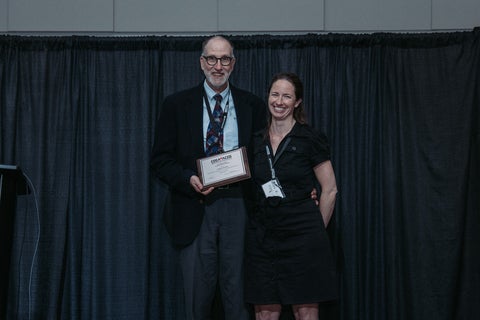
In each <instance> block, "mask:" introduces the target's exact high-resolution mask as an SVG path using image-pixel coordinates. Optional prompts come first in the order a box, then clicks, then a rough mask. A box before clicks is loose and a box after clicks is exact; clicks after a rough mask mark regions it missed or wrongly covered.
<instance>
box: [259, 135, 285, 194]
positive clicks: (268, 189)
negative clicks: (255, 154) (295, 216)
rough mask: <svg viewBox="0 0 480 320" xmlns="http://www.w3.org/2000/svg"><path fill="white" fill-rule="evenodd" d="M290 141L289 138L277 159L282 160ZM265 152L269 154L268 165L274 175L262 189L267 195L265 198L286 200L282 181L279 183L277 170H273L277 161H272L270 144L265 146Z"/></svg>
mask: <svg viewBox="0 0 480 320" xmlns="http://www.w3.org/2000/svg"><path fill="white" fill-rule="evenodd" d="M290 140H291V138H290V137H288V138H287V140H286V141H285V143H284V144H283V146H282V149H280V151H279V152H278V153H277V154H276V156H275V159H278V158H280V156H281V155H282V153H283V152H284V151H285V149H286V148H287V145H288V144H289V143H290ZM265 150H266V152H267V158H268V164H269V165H270V172H271V174H272V179H271V180H270V181H268V182H266V183H264V184H262V189H263V192H264V194H265V198H271V197H280V198H285V193H284V192H283V189H282V185H281V184H280V181H278V179H277V177H276V174H275V169H274V168H273V165H274V164H275V160H273V159H272V153H271V152H270V148H269V147H268V144H266V145H265Z"/></svg>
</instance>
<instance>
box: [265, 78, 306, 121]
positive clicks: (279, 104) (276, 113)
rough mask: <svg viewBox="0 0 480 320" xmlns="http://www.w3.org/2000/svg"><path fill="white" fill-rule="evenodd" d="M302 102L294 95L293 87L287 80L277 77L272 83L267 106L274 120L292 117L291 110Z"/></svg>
mask: <svg viewBox="0 0 480 320" xmlns="http://www.w3.org/2000/svg"><path fill="white" fill-rule="evenodd" d="M301 102H302V100H301V99H298V100H297V97H296V96H295V87H294V86H293V84H292V83H290V82H289V81H287V80H283V79H279V80H277V81H275V82H274V83H273V84H272V88H271V89H270V92H269V94H268V108H269V110H270V113H271V114H272V118H273V119H275V120H285V119H290V118H293V111H294V110H295V108H296V107H298V105H299V104H300V103H301Z"/></svg>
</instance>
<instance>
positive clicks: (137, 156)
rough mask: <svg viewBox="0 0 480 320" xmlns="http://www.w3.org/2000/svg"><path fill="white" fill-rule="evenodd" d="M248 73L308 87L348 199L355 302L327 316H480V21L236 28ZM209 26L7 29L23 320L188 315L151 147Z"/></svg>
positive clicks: (7, 130)
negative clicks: (20, 189) (60, 32)
mask: <svg viewBox="0 0 480 320" xmlns="http://www.w3.org/2000/svg"><path fill="white" fill-rule="evenodd" d="M230 39H231V40H232V41H233V42H234V45H235V47H236V51H235V54H236V57H237V64H236V68H235V71H234V73H233V75H232V78H231V79H232V82H233V83H234V84H236V85H237V86H239V87H242V88H245V89H247V90H251V91H253V92H254V93H256V94H258V95H259V96H261V97H262V98H264V97H266V88H267V86H268V82H269V80H270V78H271V76H272V75H273V74H274V73H276V72H279V71H293V72H296V73H298V74H299V75H300V77H301V78H302V79H303V81H304V83H305V90H306V96H305V103H306V107H307V113H308V119H309V122H310V123H311V124H312V125H313V126H314V127H316V128H318V129H320V130H323V131H324V132H325V133H326V134H327V135H328V137H329V139H330V142H331V147H332V152H333V159H332V160H333V165H334V168H335V171H336V175H337V180H338V188H339V197H338V201H337V207H336V210H335V215H334V220H333V221H332V224H331V226H330V227H329V233H330V235H331V239H332V246H333V248H334V252H335V256H336V258H337V265H338V274H339V287H340V293H341V297H340V299H339V301H338V303H336V304H334V305H333V306H332V305H330V306H325V308H326V309H333V310H334V311H332V310H330V311H328V312H327V311H325V316H324V317H323V319H327V318H329V319H342V320H347V319H348V320H361V319H365V320H376V319H379V320H380V319H388V320H390V319H392V320H397V319H398V320H400V319H402V320H403V319H405V320H407V319H408V320H411V319H414V320H415V319H416V320H425V319H436V320H450V319H468V320H470V319H476V317H477V316H478V314H479V312H480V305H479V301H480V200H479V199H480V191H479V190H480V186H479V184H480V170H479V167H480V131H479V127H480V113H479V109H480V29H478V28H476V29H474V30H472V31H466V32H452V33H429V34H390V33H377V34H367V35H362V34H357V35H346V34H328V35H326V34H325V35H312V34H306V35H295V36H291V35H276V36H274V35H252V36H232V37H230ZM202 41H203V38H202V37H180V36H172V37H160V36H158V37H155V36H152V37H138V36H134V37H83V36H65V37H27V36H1V37H0V135H1V136H0V163H2V164H16V165H19V166H20V167H21V168H22V169H23V171H24V172H25V174H26V176H27V177H28V179H29V180H30V181H31V185H32V186H33V192H31V193H30V194H27V195H23V196H22V195H21V196H19V197H18V208H17V213H16V216H15V224H14V239H13V251H12V252H13V255H12V262H11V272H10V281H9V287H8V291H9V295H8V304H7V314H8V316H7V319H40V320H43V319H68V320H70V319H82V320H83V319H84V320H91V319H102V320H107V319H112V320H119V319H128V320H130V319H135V320H138V319H175V320H176V319H178V320H181V319H184V314H183V311H182V305H183V302H182V298H181V291H180V286H179V284H180V282H181V277H180V273H179V271H178V266H177V253H176V252H175V250H174V249H173V248H172V246H171V244H170V240H169V238H168V235H167V234H166V232H165V228H164V226H163V224H162V212H163V207H164V203H165V196H166V189H165V188H164V187H163V186H162V185H161V184H159V183H158V182H156V181H153V180H152V179H151V176H150V174H149V157H150V148H151V145H152V136H153V130H154V122H155V118H156V116H157V115H158V113H159V108H160V104H161V101H162V99H163V98H164V97H165V96H166V95H168V94H170V93H173V92H175V91H177V90H180V89H184V88H187V87H190V86H193V85H196V84H198V83H199V82H200V81H201V80H202V79H203V76H202V73H201V70H200V67H199V56H200V47H201V42H202Z"/></svg>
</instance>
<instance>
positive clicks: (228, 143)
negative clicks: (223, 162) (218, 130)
mask: <svg viewBox="0 0 480 320" xmlns="http://www.w3.org/2000/svg"><path fill="white" fill-rule="evenodd" d="M203 87H204V88H205V92H206V93H207V98H208V103H210V109H211V110H212V112H213V108H214V107H215V103H216V102H215V99H214V98H213V97H214V96H215V94H216V92H215V91H213V90H212V88H210V87H209V86H208V84H207V82H206V81H205V82H204V84H203ZM220 95H221V96H222V109H223V111H227V110H225V107H226V106H227V102H228V114H227V120H226V122H225V126H224V127H223V151H230V150H233V149H236V148H238V123H237V113H236V112H235V104H234V102H233V97H232V94H231V91H230V86H227V88H226V89H225V90H223V91H222V92H221V93H220ZM209 123H210V118H209V117H208V112H207V105H206V104H205V100H204V101H203V148H204V149H205V144H206V141H207V130H208V125H209Z"/></svg>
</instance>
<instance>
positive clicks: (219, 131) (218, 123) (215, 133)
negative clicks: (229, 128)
mask: <svg viewBox="0 0 480 320" xmlns="http://www.w3.org/2000/svg"><path fill="white" fill-rule="evenodd" d="M213 98H214V99H215V101H216V103H215V108H213V112H212V116H213V120H214V121H215V123H212V121H211V120H210V124H209V125H208V129H207V141H206V148H205V153H206V155H207V156H209V155H212V154H217V153H220V152H222V151H223V128H222V122H223V110H222V106H221V105H220V104H221V102H222V96H221V95H219V94H216V95H215V96H214V97H213Z"/></svg>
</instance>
